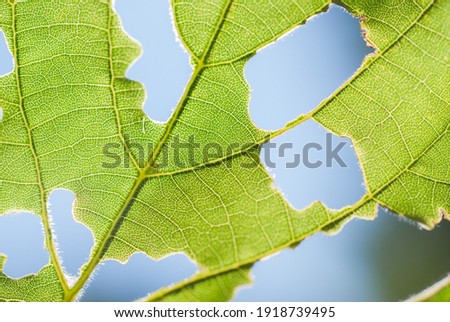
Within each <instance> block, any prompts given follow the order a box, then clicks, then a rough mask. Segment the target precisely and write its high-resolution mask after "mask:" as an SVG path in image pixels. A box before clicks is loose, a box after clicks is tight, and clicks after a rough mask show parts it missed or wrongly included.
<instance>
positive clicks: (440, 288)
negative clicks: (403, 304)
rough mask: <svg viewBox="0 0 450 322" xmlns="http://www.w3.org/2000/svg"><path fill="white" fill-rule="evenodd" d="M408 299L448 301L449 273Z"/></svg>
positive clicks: (449, 292) (449, 297) (449, 296)
mask: <svg viewBox="0 0 450 322" xmlns="http://www.w3.org/2000/svg"><path fill="white" fill-rule="evenodd" d="M408 301H410V302H412V301H422V302H449V301H450V275H449V276H447V277H445V278H443V279H442V280H440V281H439V282H437V283H436V284H434V285H432V286H430V287H429V288H427V289H426V290H424V291H422V292H420V293H419V294H417V295H414V296H413V297H411V298H410V299H408Z"/></svg>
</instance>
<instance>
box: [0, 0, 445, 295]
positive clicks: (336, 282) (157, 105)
mask: <svg viewBox="0 0 450 322" xmlns="http://www.w3.org/2000/svg"><path fill="white" fill-rule="evenodd" d="M115 7H116V10H117V12H118V13H119V15H120V17H121V19H122V22H123V25H124V29H125V30H126V31H127V32H128V33H129V34H130V36H131V37H133V38H134V39H137V40H138V41H139V42H140V43H141V44H142V46H143V48H144V51H143V55H142V57H141V58H140V59H139V60H138V61H137V62H136V63H135V64H134V65H133V66H132V67H131V68H130V69H129V71H128V74H127V76H128V77H129V78H131V79H134V80H137V81H140V82H142V83H143V84H144V85H145V87H146V90H147V96H148V97H147V101H146V103H145V107H144V109H145V111H146V113H147V114H148V115H149V116H150V117H151V118H153V119H154V120H157V121H165V120H167V119H168V117H169V116H170V114H171V111H172V110H173V108H174V107H175V106H176V104H177V102H178V99H179V98H180V96H181V94H182V92H183V89H184V87H185V85H186V83H187V82H188V80H189V78H190V75H191V72H192V70H191V67H190V66H189V57H188V55H187V53H186V52H185V50H184V49H183V48H182V46H181V44H180V42H179V41H178V40H177V38H176V35H175V33H174V31H173V25H172V20H171V13H170V8H169V4H168V1H164V0H152V1H148V0H116V4H115ZM2 38H3V37H0V62H1V63H0V74H5V73H8V72H10V71H11V69H12V61H11V57H10V53H9V52H8V50H7V48H6V46H5V43H4V39H2ZM372 52H373V49H371V48H369V47H367V46H366V44H365V42H364V40H363V38H362V36H361V30H360V28H359V22H358V20H357V19H356V18H353V17H352V16H351V15H350V14H348V13H347V12H346V11H345V10H344V9H342V8H340V7H338V6H335V5H332V6H331V7H330V9H329V11H328V12H326V13H323V14H320V15H318V16H316V17H314V18H313V19H311V20H309V21H308V22H307V23H306V24H305V25H303V26H300V27H299V28H297V29H296V30H295V31H294V32H292V33H290V34H289V35H287V36H286V37H283V38H282V39H281V40H279V41H278V42H276V43H275V44H272V45H271V46H269V47H268V48H264V49H263V50H261V51H260V52H259V53H258V54H257V55H256V56H255V57H253V58H252V59H251V61H250V62H249V63H248V65H247V67H246V71H245V73H246V77H247V80H248V82H249V84H250V86H251V89H252V98H251V103H250V114H251V117H252V119H253V121H254V122H255V124H256V125H257V126H258V127H260V128H263V129H277V128H280V127H283V126H284V124H285V123H286V122H288V121H290V120H292V119H294V118H295V117H296V116H298V115H299V114H301V113H306V112H308V111H310V110H311V109H312V108H314V107H315V106H317V105H318V104H319V103H320V102H321V101H322V100H323V99H325V98H326V97H328V96H329V95H331V94H332V93H333V92H334V91H335V90H336V89H337V88H338V87H339V86H340V85H341V84H342V83H343V82H345V80H347V79H348V78H349V77H351V75H352V74H353V73H354V72H355V71H356V70H357V68H358V67H359V66H360V65H361V62H362V61H363V59H364V57H366V55H368V54H370V53H372ZM361 104H364V102H361ZM1 116H2V114H1V109H0V118H1ZM326 133H327V131H326V130H325V129H324V128H322V127H321V126H320V125H318V124H316V123H314V122H312V121H311V122H310V121H308V122H306V123H304V124H302V125H301V126H299V127H297V128H295V129H294V130H292V131H290V132H289V133H286V134H285V135H283V136H281V137H279V138H277V139H276V142H277V143H285V142H286V143H293V149H292V150H290V151H289V153H287V154H286V155H285V156H284V158H280V157H279V156H278V155H277V154H278V153H277V152H276V151H272V152H271V153H272V154H271V155H270V158H271V160H272V162H275V164H276V167H274V168H270V169H268V170H269V172H270V173H271V174H272V175H273V176H274V178H275V184H276V186H277V187H278V188H279V189H280V190H281V191H282V192H283V194H284V195H285V197H286V198H287V199H288V200H289V201H290V202H291V203H292V205H293V206H295V207H297V208H303V207H305V206H307V205H309V204H310V203H311V202H312V201H315V200H320V201H322V202H324V203H325V204H326V205H327V206H328V207H331V208H341V207H343V206H346V205H350V204H353V203H354V202H356V201H357V200H358V199H359V198H360V197H361V196H362V195H363V194H364V192H365V187H364V185H363V178H362V174H361V170H360V168H359V165H358V161H357V158H356V156H355V153H354V150H353V148H352V146H351V141H349V140H348V139H343V138H339V137H336V136H334V137H333V144H334V145H337V144H339V142H345V146H344V148H343V149H342V154H341V157H342V159H343V160H344V162H345V163H346V165H347V167H339V166H338V165H337V164H335V165H334V166H333V167H331V168H326V167H319V168H316V169H307V168H306V167H304V166H300V167H297V168H294V169H287V168H286V166H285V164H286V162H289V161H291V160H292V159H293V154H295V153H301V150H302V147H303V145H304V144H306V143H308V142H314V143H319V144H324V142H325V135H326ZM262 153H264V150H263V152H262ZM262 157H263V160H264V158H265V157H267V156H266V155H262ZM322 157H323V156H322V155H320V154H319V153H318V154H317V155H314V154H313V155H312V158H313V159H314V158H317V159H318V160H320V159H321V158H322ZM73 200H74V196H73V194H72V193H71V192H69V191H64V190H58V191H55V192H53V193H52V195H51V198H50V210H51V215H52V221H53V228H54V230H55V232H56V235H57V241H58V247H59V252H60V256H61V258H62V260H63V263H64V267H65V270H66V271H67V273H68V274H70V275H71V276H73V277H74V278H75V277H76V275H77V274H78V269H79V268H80V267H81V266H82V265H83V263H85V262H86V261H87V259H88V257H89V252H90V248H91V247H92V244H93V240H92V234H91V233H90V232H89V230H88V229H87V228H86V227H84V226H83V225H81V224H79V223H76V222H75V221H74V220H73V218H72V214H71V207H72V202H73ZM43 244H44V238H43V231H42V225H41V222H40V219H39V218H38V217H37V216H35V215H32V214H14V215H6V216H2V217H0V253H3V254H6V255H7V256H8V261H7V263H6V265H5V270H4V271H5V273H6V274H8V275H9V276H11V277H21V276H24V275H27V274H30V273H35V272H37V271H39V269H40V268H42V266H44V265H45V264H46V263H47V262H48V252H47V251H46V250H45V249H44V248H43ZM449 244H450V223H448V222H445V223H444V222H443V223H441V224H440V225H438V227H437V228H436V229H434V230H433V231H432V232H428V231H424V230H422V229H421V228H420V227H418V226H417V225H416V224H414V223H412V222H410V221H408V220H406V219H401V218H400V217H399V216H396V215H394V214H391V213H389V212H388V211H386V210H384V209H380V212H379V215H378V217H377V219H376V220H374V221H362V220H353V221H351V222H350V223H349V224H347V225H346V226H345V227H344V229H343V230H342V231H341V232H340V233H339V234H337V235H335V236H327V235H324V234H321V233H319V234H316V235H314V236H312V237H310V238H308V239H306V240H305V241H303V242H302V243H301V244H300V245H299V246H298V247H297V248H296V249H295V250H292V249H289V250H285V251H283V252H281V253H280V254H277V255H276V256H272V257H271V258H269V259H265V260H263V261H261V262H259V263H257V264H256V265H255V267H254V269H253V273H252V275H253V279H254V283H253V284H252V285H251V286H246V287H244V288H241V289H240V290H239V291H238V293H237V295H236V296H235V298H234V300H235V301H398V300H403V299H405V298H407V297H408V296H409V295H412V294H414V293H417V292H418V291H420V290H422V289H423V288H425V287H426V286H429V285H430V284H431V283H433V282H435V281H437V280H438V279H440V278H441V277H443V276H444V275H445V274H446V273H447V272H450V257H449V256H448V245H449ZM196 269H197V268H196V265H195V264H193V263H192V262H190V261H189V259H187V257H186V256H184V255H180V254H177V255H173V256H170V257H168V258H165V259H163V260H161V261H158V262H156V261H153V260H151V259H149V258H147V257H146V256H144V255H143V254H135V255H133V256H132V258H131V259H130V261H129V262H128V263H127V264H125V265H122V264H120V263H118V262H115V261H108V262H105V263H103V264H101V265H100V267H99V268H98V269H97V270H96V272H95V276H94V278H93V280H91V281H90V283H89V284H88V286H87V287H86V288H85V290H84V293H83V295H82V296H81V298H80V299H81V300H82V301H129V300H134V299H137V298H140V297H142V296H145V295H146V294H147V293H148V292H151V291H154V290H157V289H158V288H160V287H162V286H166V285H168V284H170V283H173V282H177V281H180V280H182V279H184V278H186V277H188V276H190V275H192V274H194V273H195V271H196Z"/></svg>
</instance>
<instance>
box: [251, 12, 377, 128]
mask: <svg viewBox="0 0 450 322" xmlns="http://www.w3.org/2000/svg"><path fill="white" fill-rule="evenodd" d="M371 52H373V48H370V47H368V46H367V45H366V42H365V40H364V39H363V37H362V34H361V29H360V26H359V22H358V19H356V18H354V17H353V16H351V15H350V14H349V13H348V12H347V11H345V10H344V9H342V8H341V7H338V6H335V5H331V6H330V9H329V10H328V11H327V12H326V13H323V14H319V15H317V16H315V17H314V18H313V19H311V20H309V21H308V22H307V23H306V24H305V25H302V26H300V27H299V28H298V29H297V30H295V31H294V32H293V33H291V34H289V35H288V36H287V37H284V38H282V39H281V40H279V41H278V42H276V43H275V44H274V45H272V46H270V47H269V48H265V49H263V50H262V51H260V52H258V54H257V55H256V56H255V57H253V58H252V59H251V60H250V61H249V63H248V64H247V65H246V69H245V74H246V78H247V80H248V82H249V84H250V87H251V88H252V98H251V101H250V116H251V117H252V119H253V121H254V123H255V124H256V125H257V126H258V127H259V128H262V129H267V130H275V129H278V128H281V127H283V126H284V125H285V124H286V123H287V122H289V121H291V120H293V119H295V118H296V117H297V116H298V115H300V114H304V113H307V112H309V111H311V110H312V109H314V108H315V107H316V106H317V105H318V104H319V103H320V102H321V101H322V100H324V99H325V98H327V97H328V96H330V95H331V94H332V93H333V92H334V91H335V90H336V89H337V88H339V86H341V85H342V84H343V83H344V82H345V80H347V79H348V78H349V77H351V76H352V75H353V73H354V72H355V71H356V70H357V69H358V67H359V66H360V65H361V62H362V60H363V59H364V57H365V56H366V55H367V54H369V53H371Z"/></svg>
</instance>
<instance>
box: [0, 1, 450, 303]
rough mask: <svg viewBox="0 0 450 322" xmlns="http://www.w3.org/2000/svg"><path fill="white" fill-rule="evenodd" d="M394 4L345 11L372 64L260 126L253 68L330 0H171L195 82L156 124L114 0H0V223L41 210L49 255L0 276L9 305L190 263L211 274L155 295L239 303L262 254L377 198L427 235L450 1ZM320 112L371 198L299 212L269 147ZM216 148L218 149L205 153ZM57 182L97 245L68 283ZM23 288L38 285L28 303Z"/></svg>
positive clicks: (444, 107) (438, 161)
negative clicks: (110, 276)
mask: <svg viewBox="0 0 450 322" xmlns="http://www.w3.org/2000/svg"><path fill="white" fill-rule="evenodd" d="M384 2H385V3H383V4H382V5H381V4H379V2H372V1H356V2H351V3H350V2H349V3H347V2H345V3H344V5H345V6H348V8H349V10H351V11H352V12H354V13H355V14H359V15H363V16H364V17H365V18H366V21H365V28H367V29H368V32H369V35H368V37H370V40H371V42H372V43H373V44H374V45H375V46H377V53H376V55H375V56H373V57H371V58H370V59H368V60H367V61H366V62H365V63H364V65H363V66H362V67H361V69H360V70H359V71H358V72H357V74H356V75H355V76H354V77H353V78H352V79H351V80H350V81H348V82H347V83H346V84H345V85H344V86H343V87H342V88H341V89H340V90H338V91H337V92H336V93H335V94H334V95H333V96H332V97H330V98H329V99H328V100H326V101H325V102H324V103H322V104H321V105H320V106H318V107H317V108H316V109H315V110H313V111H311V112H310V113H308V114H307V115H301V116H299V117H298V118H297V119H296V120H294V121H292V122H290V123H289V124H287V125H286V127H285V128H283V129H280V130H278V131H274V132H266V131H262V130H260V129H258V128H256V127H255V125H254V124H253V123H252V122H251V120H250V117H249V115H248V101H249V96H250V91H249V87H248V84H247V82H246V80H245V78H244V72H243V71H244V66H245V63H246V62H247V61H248V60H249V59H250V58H251V56H252V55H254V53H255V52H256V51H257V50H258V49H260V48H262V47H263V46H265V45H266V44H268V43H270V42H273V41H274V40H276V39H277V38H278V37H280V36H281V35H283V34H285V33H286V32H288V31H290V30H292V29H293V28H295V27H296V26H298V25H299V24H301V23H304V22H305V21H306V19H308V18H309V17H311V16H313V15H314V14H316V13H319V12H321V11H324V10H326V8H327V7H328V4H329V1H321V0H310V1H296V0H290V1H289V0H285V1H281V0H280V1H273V2H251V1H244V0H240V1H239V0H234V1H233V0H228V1H225V0H224V1H218V0H216V1H200V0H195V1H186V0H184V1H173V3H172V7H173V11H174V23H175V26H176V28H177V31H178V33H179V35H180V38H181V40H182V42H183V44H184V45H185V47H186V48H187V49H188V51H189V52H190V53H191V61H192V65H193V74H192V78H191V80H190V81H189V83H188V84H187V87H186V89H185V92H184V94H183V96H182V97H181V99H180V102H179V104H178V106H177V107H176V109H175V111H174V112H173V115H172V116H171V118H170V119H169V121H168V122H167V123H166V124H159V123H155V122H153V121H152V120H150V119H148V118H147V116H146V115H145V114H144V113H143V111H142V103H143V100H144V98H145V92H144V90H143V88H142V86H141V85H140V84H138V83H136V82H133V81H130V80H128V79H126V78H125V76H124V75H125V71H126V69H127V68H128V66H129V65H130V64H131V63H132V61H133V60H134V59H136V57H137V56H138V55H139V50H140V49H139V46H138V45H137V44H135V43H134V42H132V41H131V40H130V39H129V38H128V37H127V36H126V34H124V32H123V31H122V27H121V26H120V23H119V20H118V18H117V16H116V15H115V13H114V12H113V10H112V8H111V4H110V3H107V2H105V1H99V0H87V1H80V0H63V1H57V2H49V1H45V0H30V1H26V2H15V1H7V0H0V26H1V28H2V30H3V31H4V33H5V35H6V38H7V40H8V43H9V46H10V49H11V52H12V53H13V56H14V59H15V70H14V72H13V73H11V74H9V75H6V76H4V77H2V78H0V107H1V108H2V109H3V111H4V113H3V114H4V116H3V119H2V120H1V121H0V155H1V156H2V162H3V163H2V167H1V168H0V214H6V213H10V212H14V211H32V212H33V213H35V214H36V215H39V216H40V217H41V218H42V221H43V224H44V227H45V232H46V247H47V248H48V249H49V252H50V263H49V264H48V266H46V267H44V268H43V269H42V270H41V271H40V272H39V273H38V274H37V275H31V276H29V277H25V278H23V279H19V280H14V279H10V278H8V277H7V276H5V275H3V274H2V275H0V298H2V299H4V300H34V301H37V300H43V301H44V300H66V301H68V300H73V299H75V298H76V296H77V295H78V293H79V292H80V290H81V289H82V287H83V286H84V285H85V283H86V281H87V280H88V279H89V278H90V277H91V274H92V272H93V270H94V269H95V267H96V266H97V265H98V263H99V262H100V261H102V260H105V259H116V260H119V261H122V262H125V261H127V260H128V258H129V257H130V256H131V255H132V254H134V253H135V252H144V253H146V254H147V255H149V256H150V257H152V258H162V257H164V256H167V255H169V254H173V253H177V252H184V253H186V254H187V255H188V256H189V257H190V258H192V259H193V260H194V261H195V262H196V263H197V264H199V266H200V268H201V269H200V272H199V273H198V274H197V275H195V276H193V277H192V278H191V279H189V280H187V281H184V282H182V283H180V284H177V285H174V286H171V287H169V288H165V289H162V290H161V291H159V292H157V293H155V294H153V295H151V296H150V297H149V298H148V300H171V301H173V300H228V299H229V298H230V297H231V296H232V294H233V292H234V290H235V288H236V287H237V286H240V285H243V284H245V283H248V282H249V278H248V274H249V271H250V268H251V266H252V264H253V263H255V262H256V261H258V260H259V259H261V258H264V257H266V256H268V255H270V254H273V253H276V252H278V251H280V250H282V249H284V248H286V247H289V246H292V245H296V244H297V243H298V242H300V241H301V240H303V239H304V238H306V237H308V236H310V235H312V234H313V233H315V232H318V231H320V230H327V231H336V230H337V229H339V228H340V227H341V226H342V223H343V222H345V221H346V220H348V219H349V218H351V217H354V216H359V217H365V218H373V216H374V215H375V213H376V206H377V204H381V205H384V206H387V207H389V208H391V209H393V210H394V211H396V212H398V213H401V214H404V215H407V216H409V217H410V218H413V219H415V220H417V221H419V222H422V223H424V224H426V225H429V226H433V224H434V223H436V222H438V221H439V220H440V218H441V217H442V216H443V215H445V214H446V212H445V211H446V209H448V198H446V196H448V193H449V178H450V176H449V165H450V158H449V156H448V153H447V154H446V151H449V148H450V146H449V145H450V141H449V136H448V124H449V123H450V122H449V121H450V120H449V115H450V113H448V112H449V111H450V108H449V104H448V92H447V91H446V86H447V83H448V80H449V75H448V69H446V66H448V58H447V56H446V48H447V47H448V38H449V37H448V31H449V30H450V29H449V28H448V22H447V19H446V16H447V15H448V11H449V7H450V6H449V4H448V3H447V2H444V1H438V2H437V3H433V2H431V1H426V2H423V3H422V2H420V3H412V2H411V3H409V2H408V3H406V4H405V3H404V2H401V3H400V2H399V3H397V1H393V0H392V1H384ZM396 10H400V11H398V12H400V13H402V14H401V15H398V14H396V12H397V11H396ZM311 118H313V119H315V120H316V121H318V122H319V123H321V124H323V125H325V126H326V127H327V128H329V129H331V130H333V131H334V132H336V133H338V134H340V135H346V136H349V137H351V138H352V139H353V141H354V144H355V148H356V151H357V153H358V157H359V159H360V161H361V165H362V168H363V171H364V174H365V179H366V185H367V188H368V193H367V194H366V195H365V196H364V197H363V198H362V199H361V200H360V201H359V202H357V203H356V204H355V205H352V206H349V207H346V208H344V209H341V210H329V209H326V208H325V207H324V206H323V205H322V204H320V203H314V204H312V205H311V206H310V207H308V208H306V209H304V210H296V209H294V208H293V207H292V206H291V205H290V204H288V202H287V201H286V200H285V199H284V198H283V197H282V195H281V194H280V193H279V192H278V191H277V190H276V189H275V188H274V186H273V181H272V179H271V178H270V176H269V175H268V174H267V172H266V171H265V170H264V168H263V166H262V164H261V162H260V160H259V149H260V147H261V145H262V144H263V143H265V142H267V141H268V140H270V139H272V138H274V137H276V136H278V135H281V134H283V133H284V132H285V131H287V130H289V129H291V128H293V127H294V126H297V125H299V124H301V123H302V122H304V121H306V120H308V119H311ZM192 138H194V139H195V142H196V143H198V144H199V145H200V149H196V150H195V151H194V153H193V155H190V154H189V153H187V152H186V151H184V152H182V153H180V155H177V154H176V153H175V151H176V145H177V144H179V143H180V142H181V143H189V142H191V141H190V140H191V139H192ZM211 144H214V146H215V147H216V151H217V150H219V152H218V153H216V154H215V155H214V156H213V157H209V158H206V157H205V154H204V153H201V152H202V150H203V148H205V146H206V147H208V146H209V147H211ZM139 146H144V147H147V146H149V147H150V148H149V150H150V153H149V154H148V155H143V153H141V152H142V151H140V150H141V149H140V147H139ZM105 147H109V148H111V150H114V151H115V152H120V151H122V154H123V155H121V157H122V159H124V158H127V159H129V163H130V166H129V167H126V166H124V165H123V164H121V166H119V167H112V166H111V161H112V160H111V157H110V156H108V154H107V153H105V150H104V149H105ZM112 147H114V149H112ZM109 148H108V149H109ZM108 151H110V150H108ZM60 188H64V189H69V190H71V191H73V192H74V194H75V196H76V204H75V207H74V216H75V218H76V219H77V220H79V221H80V222H82V223H84V224H85V225H86V226H87V227H89V228H90V229H91V230H92V232H93V234H94V238H95V245H94V248H93V250H92V253H91V258H90V260H89V263H87V264H86V265H85V266H84V267H83V268H82V271H81V275H80V278H79V279H78V281H76V282H75V284H74V285H69V283H68V282H67V281H66V278H65V275H64V272H63V270H62V268H61V265H60V262H59V260H58V256H57V252H56V249H55V245H54V241H53V237H52V232H51V229H50V223H49V218H48V212H47V202H48V196H49V194H50V192H51V191H53V190H55V189H60ZM27 283H28V284H27ZM30 284H31V285H36V286H37V288H36V291H35V292H32V293H29V294H28V293H27V292H25V291H24V290H25V289H26V288H27V287H28V285H30ZM45 284H51V285H55V286H56V287H55V289H52V291H50V292H49V294H51V295H49V294H42V293H41V292H40V291H39V287H42V285H45ZM14 285H22V286H21V287H19V286H17V287H16V286H14ZM49 296H50V297H49Z"/></svg>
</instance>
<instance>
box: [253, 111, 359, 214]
mask: <svg viewBox="0 0 450 322" xmlns="http://www.w3.org/2000/svg"><path fill="white" fill-rule="evenodd" d="M261 160H262V162H263V163H264V165H265V167H266V169H268V171H269V172H270V173H271V174H272V176H273V177H274V181H275V184H276V186H277V187H279V188H280V190H281V191H282V192H283V194H284V196H285V197H286V198H287V199H288V200H289V201H290V202H291V204H292V205H293V206H294V207H295V208H297V209H301V208H304V207H306V206H308V205H310V204H311V203H312V202H314V201H316V200H320V201H322V202H323V203H324V204H325V205H327V206H328V207H330V208H335V209H339V208H342V207H344V206H347V205H351V204H354V203H355V202H357V201H358V200H359V199H360V198H361V197H362V196H363V195H364V194H365V192H366V191H365V188H364V185H363V184H362V182H363V177H362V172H361V170H360V167H359V161H358V159H357V157H356V154H355V151H354V149H353V147H352V142H351V140H350V139H347V138H342V137H339V136H336V135H333V134H331V133H330V132H328V131H326V130H325V129H324V128H323V127H322V126H320V125H319V124H317V123H316V122H314V121H312V120H309V121H306V122H305V123H303V124H301V125H300V126H297V127H296V128H294V129H292V130H290V131H288V132H286V133H284V134H283V135H282V136H280V137H277V138H276V139H274V140H272V141H271V142H270V143H268V144H265V145H264V146H263V148H262V150H261Z"/></svg>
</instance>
